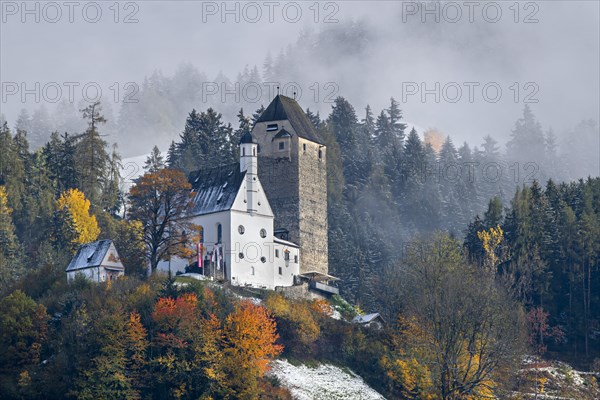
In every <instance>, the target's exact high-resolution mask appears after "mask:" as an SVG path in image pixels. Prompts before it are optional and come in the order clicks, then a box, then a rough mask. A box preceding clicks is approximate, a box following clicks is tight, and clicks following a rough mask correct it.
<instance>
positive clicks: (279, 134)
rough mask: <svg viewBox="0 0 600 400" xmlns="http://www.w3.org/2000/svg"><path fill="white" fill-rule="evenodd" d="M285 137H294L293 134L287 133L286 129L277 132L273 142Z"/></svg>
mask: <svg viewBox="0 0 600 400" xmlns="http://www.w3.org/2000/svg"><path fill="white" fill-rule="evenodd" d="M285 137H292V134H291V133H289V132H288V131H286V130H285V129H282V130H280V131H279V132H277V135H275V136H273V139H271V141H273V140H275V139H279V138H285Z"/></svg>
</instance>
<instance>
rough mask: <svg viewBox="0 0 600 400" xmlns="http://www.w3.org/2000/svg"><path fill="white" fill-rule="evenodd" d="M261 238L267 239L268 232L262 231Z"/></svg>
mask: <svg viewBox="0 0 600 400" xmlns="http://www.w3.org/2000/svg"><path fill="white" fill-rule="evenodd" d="M260 237H261V238H266V237H267V230H266V229H264V228H263V229H261V230H260Z"/></svg>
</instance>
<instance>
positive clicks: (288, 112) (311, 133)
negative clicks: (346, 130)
mask: <svg viewBox="0 0 600 400" xmlns="http://www.w3.org/2000/svg"><path fill="white" fill-rule="evenodd" d="M281 120H288V121H290V124H292V127H293V128H294V130H295V131H296V133H297V134H298V136H300V137H301V138H304V139H308V140H310V141H312V142H316V143H319V144H323V141H322V140H321V139H320V138H319V135H318V134H317V131H316V130H315V127H314V126H313V124H312V122H310V119H309V118H308V116H307V115H306V113H305V112H304V110H302V107H300V105H299V104H298V102H297V101H296V100H294V99H291V98H289V97H287V96H283V95H281V94H280V95H277V96H276V97H275V98H274V99H273V101H272V102H271V104H269V106H268V107H267V109H266V110H265V111H264V112H263V113H262V114H261V115H260V117H259V118H258V120H257V121H256V122H269V121H281Z"/></svg>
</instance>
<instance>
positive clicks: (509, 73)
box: [0, 1, 600, 174]
mask: <svg viewBox="0 0 600 400" xmlns="http://www.w3.org/2000/svg"><path fill="white" fill-rule="evenodd" d="M488 3H490V2H488ZM491 3H492V4H491V5H489V4H487V5H486V3H485V2H482V3H479V2H475V3H474V4H475V5H471V6H470V7H472V8H470V7H469V6H467V5H466V3H464V2H450V3H448V2H446V3H438V4H437V5H436V4H435V3H427V4H426V3H414V2H366V1H352V2H322V3H320V4H319V5H318V7H316V6H315V5H314V4H312V3H304V2H301V3H293V4H292V3H288V2H281V3H276V6H273V7H274V8H273V9H269V6H267V5H265V4H263V3H261V2H258V3H253V4H256V5H257V7H255V8H252V7H250V8H248V7H246V5H245V4H244V3H235V2H230V3H226V4H225V3H220V2H189V1H172V2H162V1H156V2H155V1H143V2H129V3H127V2H125V3H120V7H118V9H117V8H115V7H114V5H112V6H111V5H110V4H109V3H100V6H99V7H98V8H99V10H100V12H101V16H99V17H98V18H97V19H98V21H97V22H89V21H92V20H94V19H95V18H96V15H97V14H95V13H96V11H97V10H96V8H95V7H87V8H86V2H83V3H81V4H79V3H78V4H79V6H77V7H74V8H73V9H72V10H69V9H68V8H67V7H65V6H63V5H61V3H58V4H59V7H58V9H59V10H60V12H61V13H62V14H61V15H60V18H59V16H58V14H57V10H56V9H52V8H44V5H43V4H41V3H39V2H38V3H36V2H29V3H21V2H3V4H2V27H1V39H0V44H1V51H0V55H1V61H0V67H1V68H0V71H1V79H0V80H1V81H2V92H3V93H2V101H1V103H0V106H1V114H2V115H3V117H4V118H5V119H6V120H8V121H9V125H10V126H11V127H13V126H15V124H17V120H18V118H19V115H20V113H21V112H22V111H21V110H22V109H26V110H27V111H28V113H29V115H34V114H36V113H37V120H38V124H39V120H41V121H43V122H42V123H41V124H42V125H46V127H47V128H46V130H59V131H60V130H69V131H73V130H74V131H78V130H83V129H84V127H85V126H84V124H83V123H82V122H81V118H79V114H78V112H77V110H78V109H80V108H83V104H85V103H84V102H85V100H84V99H83V98H82V96H83V95H82V91H83V90H82V88H83V87H85V86H86V85H88V87H89V86H90V85H91V89H93V90H95V88H97V87H99V88H100V89H101V91H102V96H101V98H100V100H101V101H102V105H103V109H104V113H105V115H106V116H107V119H108V120H109V124H108V125H107V126H105V127H104V133H105V134H108V135H109V136H108V137H107V140H108V141H109V142H117V143H118V144H119V146H120V150H121V152H122V153H123V155H124V156H134V155H139V154H145V153H148V152H149V151H150V149H151V147H152V145H153V144H158V145H159V147H160V148H161V150H166V149H167V146H168V145H169V143H170V142H171V140H174V139H176V138H177V137H178V135H179V134H180V133H181V131H182V129H183V125H184V122H185V117H186V115H187V114H188V113H189V112H190V111H191V109H192V108H196V109H197V110H205V109H207V108H208V107H214V108H215V109H216V110H217V111H218V112H221V113H223V116H224V118H225V120H226V121H231V122H232V124H234V125H235V124H236V119H235V114H236V112H237V111H238V110H239V109H240V108H241V107H244V110H245V112H246V114H249V113H252V112H253V111H254V110H256V109H257V108H259V106H260V105H261V104H263V105H267V104H268V103H269V101H270V99H271V98H272V97H273V95H274V94H275V93H274V92H275V90H276V88H275V86H276V84H275V83H269V84H267V83H265V82H277V84H279V85H281V90H282V91H283V90H284V88H285V90H287V93H284V94H288V95H289V96H293V92H294V91H297V92H298V94H297V99H298V100H299V102H300V104H301V105H302V106H303V107H304V108H307V107H308V108H310V109H311V110H313V111H320V113H321V117H323V118H325V117H326V116H327V115H328V114H329V112H330V110H331V105H332V101H333V99H334V98H335V97H337V96H343V97H345V98H346V99H347V100H348V101H349V102H350V103H351V104H352V105H353V106H354V107H355V108H356V110H357V113H358V115H359V117H361V118H362V117H363V116H364V115H363V114H364V107H365V106H366V105H367V104H369V105H370V106H371V107H372V109H373V110H374V113H375V115H377V114H379V112H380V111H381V110H382V109H383V108H385V107H387V105H388V104H389V99H390V97H392V96H393V97H394V98H395V99H396V100H398V101H399V102H400V105H401V108H402V110H403V116H404V119H405V121H407V123H408V125H409V127H412V126H415V127H417V130H418V131H419V133H420V134H423V131H424V130H426V129H429V128H435V129H437V130H438V131H439V132H441V133H442V134H443V135H450V136H451V137H452V138H453V140H454V142H455V143H462V141H465V140H466V141H468V142H469V144H471V145H472V146H476V145H480V144H481V143H482V138H483V137H484V136H485V135H487V134H490V135H492V136H494V137H495V138H496V139H497V140H499V141H500V142H501V144H502V145H503V144H504V142H505V141H506V140H507V139H508V138H509V134H510V131H511V129H513V127H514V122H515V121H516V119H517V118H519V116H520V115H521V113H522V109H523V106H524V104H526V103H527V104H529V105H530V106H531V108H532V110H533V112H534V113H535V115H536V117H537V118H538V120H539V122H540V123H541V125H542V128H543V130H544V131H547V130H548V129H552V130H553V131H554V133H555V134H556V135H557V136H558V144H559V148H560V149H564V148H566V145H567V144H569V143H570V142H571V141H572V138H573V136H574V135H575V131H574V129H575V127H576V126H577V124H579V123H580V121H582V120H586V119H593V120H596V121H598V119H599V118H598V110H599V108H600V103H599V97H598V93H599V74H598V71H599V70H600V65H599V46H600V44H599V37H600V35H599V26H598V12H599V4H598V3H597V2H590V1H581V2H567V1H558V2H522V3H519V5H518V7H517V6H515V5H514V4H512V3H505V2H491ZM296 5H297V6H296ZM36 7H37V8H36ZM111 7H112V8H111ZM84 9H85V12H83V10H84ZM28 10H29V11H28ZM228 10H229V11H230V12H228ZM256 10H259V11H260V12H261V13H262V14H261V16H260V18H257V17H256V15H258V14H256ZM284 10H285V11H284ZM298 10H299V12H300V14H297V12H298ZM70 12H72V15H71V14H70ZM269 12H272V15H271V16H270V15H269ZM498 12H500V13H501V14H497V13H498ZM296 16H298V18H296ZM270 18H271V19H272V22H271V21H270V20H269V19H270ZM36 19H38V20H39V22H36ZM70 19H72V22H71V21H70ZM236 19H238V21H236ZM255 19H256V20H257V21H256V22H255V21H254V20H255ZM436 19H437V21H436ZM53 20H56V22H52V21H53ZM223 20H224V22H223ZM296 20H297V21H296ZM315 20H317V22H315ZM423 20H425V22H423ZM115 21H117V22H115ZM126 22H127V23H126ZM269 57H270V58H271V59H272V60H273V63H274V64H279V68H274V69H273V70H272V71H270V72H269V71H265V68H264V65H265V60H267V59H268V58H269ZM254 67H256V69H255V70H254V71H253V69H254ZM244 71H245V72H246V73H244ZM239 81H241V82H242V86H240V87H238V88H237V89H236V87H235V86H234V83H235V82H239ZM222 82H226V85H227V87H228V88H229V90H230V92H224V91H223V88H224V86H221V83H222ZM36 83H37V84H39V86H36ZM48 85H49V86H48ZM57 85H58V86H59V87H60V88H61V90H62V93H61V94H60V95H56V91H55V89H56V86H57ZM69 85H71V86H69ZM244 85H245V86H244ZM248 85H249V86H248ZM436 85H438V86H436ZM256 87H259V88H260V93H258V95H257V92H256V90H255V89H256ZM36 88H37V89H36ZM44 88H47V89H46V92H44ZM69 88H73V89H72V93H73V95H74V96H73V98H70V97H71V96H69V94H70V93H69V90H70V89H69ZM484 88H485V89H484ZM498 89H499V90H500V93H499V92H498ZM27 90H29V92H27ZM93 90H92V92H91V93H92V94H91V95H90V96H93V93H94V91H93ZM36 95H38V97H39V98H37V99H36V98H35V97H36ZM23 100H25V101H23ZM124 100H125V101H128V100H133V101H136V102H134V103H127V104H126V105H125V107H123V106H122V103H123V101H124ZM124 108H127V111H126V112H123V109H124ZM55 110H56V111H55ZM120 114H121V115H120ZM123 114H126V115H127V117H124V115H123ZM33 119H34V120H36V118H35V117H34V118H33ZM596 132H597V125H596ZM46 135H47V136H49V132H48V133H47V134H46ZM592 139H594V136H593V135H592ZM586 140H587V139H586ZM502 147H504V146H502ZM588 147H591V149H594V150H597V151H600V149H599V148H598V142H597V141H596V143H594V145H592V146H588ZM596 154H598V153H596ZM584 170H585V168H584ZM585 172H586V173H591V174H594V173H597V172H598V171H595V170H592V171H587V170H586V171H585Z"/></svg>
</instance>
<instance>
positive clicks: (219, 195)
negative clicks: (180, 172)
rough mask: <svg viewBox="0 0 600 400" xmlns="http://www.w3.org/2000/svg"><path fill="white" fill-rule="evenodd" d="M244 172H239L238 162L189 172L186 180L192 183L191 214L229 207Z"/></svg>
mask: <svg viewBox="0 0 600 400" xmlns="http://www.w3.org/2000/svg"><path fill="white" fill-rule="evenodd" d="M245 175H246V172H240V164H239V163H235V164H230V165H225V166H220V167H216V168H210V169H205V170H200V171H194V172H191V173H190V175H189V177H188V180H189V182H190V184H191V185H192V193H193V194H194V197H193V200H192V201H193V205H192V208H191V210H190V214H191V215H203V214H210V213H215V212H220V211H227V210H229V209H231V206H232V205H233V201H234V200H235V196H236V195H237V193H238V191H239V189H240V185H241V184H242V182H243V181H244V176H245Z"/></svg>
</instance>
